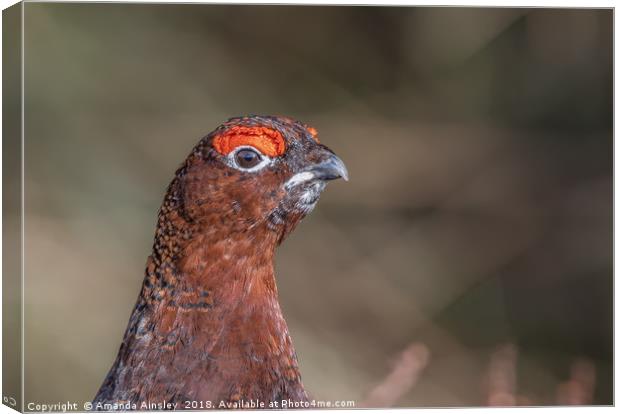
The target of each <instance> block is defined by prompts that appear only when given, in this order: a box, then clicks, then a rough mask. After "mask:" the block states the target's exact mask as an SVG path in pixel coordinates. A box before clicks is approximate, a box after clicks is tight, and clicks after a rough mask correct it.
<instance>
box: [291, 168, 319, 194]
mask: <svg viewBox="0 0 620 414" xmlns="http://www.w3.org/2000/svg"><path fill="white" fill-rule="evenodd" d="M314 177H315V174H314V173H313V172H311V171H304V172H300V173H297V174H295V175H294V176H292V177H291V178H289V179H288V181H287V182H286V183H284V188H286V189H287V190H290V189H291V188H293V187H295V186H296V185H299V184H301V183H305V182H306V181H310V180H312V179H314Z"/></svg>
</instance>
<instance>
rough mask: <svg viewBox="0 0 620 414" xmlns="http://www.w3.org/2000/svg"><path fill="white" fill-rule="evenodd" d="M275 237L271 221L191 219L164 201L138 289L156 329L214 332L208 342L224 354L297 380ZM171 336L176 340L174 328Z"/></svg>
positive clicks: (162, 335)
mask: <svg viewBox="0 0 620 414" xmlns="http://www.w3.org/2000/svg"><path fill="white" fill-rule="evenodd" d="M220 225H222V224H220ZM224 227H225V224H224ZM277 242H278V234H276V233H274V232H272V231H268V229H263V228H260V227H255V228H252V229H250V230H247V231H239V232H230V230H228V232H227V231H225V230H223V229H222V230H220V228H219V227H218V226H217V225H214V223H212V222H211V223H208V222H206V223H205V222H195V221H192V220H188V218H187V217H183V216H182V214H181V212H180V211H179V210H178V209H174V210H168V209H167V208H166V204H164V206H163V207H162V210H161V211H160V220H159V222H158V226H157V230H156V235H155V242H154V245H153V252H152V255H151V256H150V257H149V260H148V263H147V268H146V277H145V282H144V285H143V289H142V294H141V297H142V300H143V303H146V304H147V305H151V306H148V308H149V309H150V310H149V312H148V313H149V316H148V318H149V319H150V320H151V321H153V322H154V324H155V325H154V329H155V332H156V333H157V336H158V337H160V338H162V339H163V338H167V337H170V336H171V335H170V333H172V332H177V331H179V327H181V328H182V329H181V330H180V331H181V332H186V333H188V335H196V336H201V335H203V336H205V337H209V338H217V339H216V340H215V342H213V343H211V344H210V347H209V348H208V350H209V351H210V352H212V353H213V354H215V355H219V356H224V358H223V360H227V359H231V360H234V358H242V359H248V360H252V361H254V362H257V361H262V362H261V363H262V364H265V366H268V367H270V369H272V370H276V371H278V370H281V371H283V372H284V371H285V373H284V374H283V378H288V379H287V381H291V382H292V383H299V382H300V380H299V372H298V368H297V358H296V356H295V351H294V348H293V345H292V342H291V339H290V335H289V331H288V327H287V324H286V322H285V320H284V317H283V315H282V311H281V308H280V305H279V302H278V292H277V287H276V282H275V276H274V266H273V259H274V253H275V247H276V245H277ZM190 332H193V334H189V333H190ZM173 338H174V339H175V341H177V340H178V336H177V335H176V334H175V335H173ZM182 342H183V343H185V344H189V345H187V346H189V347H191V346H192V345H191V344H193V343H196V344H202V343H203V342H202V341H196V340H195V338H185V339H184V340H183V341H182ZM163 343H164V345H165V344H168V342H166V340H164V341H163ZM169 345H171V346H173V347H177V346H179V345H178V342H175V343H170V344H169ZM203 349H204V348H203ZM233 357H234V358H233Z"/></svg>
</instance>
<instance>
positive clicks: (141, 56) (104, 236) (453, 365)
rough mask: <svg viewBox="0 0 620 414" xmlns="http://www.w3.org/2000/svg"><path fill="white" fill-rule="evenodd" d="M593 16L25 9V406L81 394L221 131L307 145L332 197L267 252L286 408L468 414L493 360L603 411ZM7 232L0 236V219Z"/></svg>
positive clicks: (600, 162)
mask: <svg viewBox="0 0 620 414" xmlns="http://www.w3.org/2000/svg"><path fill="white" fill-rule="evenodd" d="M612 19H613V15H612V11H611V10H569V9H564V10H553V9H525V8H521V9H511V8H503V9H488V8H415V7H410V8H401V7H312V6H297V7H293V6H214V5H163V4H159V5H147V4H71V5H69V4H52V3H49V4H46V3H27V4H26V5H25V35H26V37H25V62H26V67H25V85H26V93H25V111H26V119H25V142H26V144H25V145H26V147H25V159H26V178H25V187H26V195H25V197H26V234H25V246H26V252H25V256H26V269H25V286H26V303H25V309H26V314H25V316H26V323H25V339H26V344H25V357H26V365H25V384H26V393H25V395H26V398H25V399H26V402H31V401H33V402H55V401H62V400H70V401H80V402H81V401H86V400H89V399H91V398H92V397H93V396H94V394H95V392H96V391H97V389H98V387H99V385H100V384H101V382H102V380H103V378H104V376H105V374H106V372H107V370H108V369H109V367H110V365H111V364H112V362H113V359H114V357H115V354H116V352H117V349H118V346H119V344H120V340H121V338H122V334H123V331H124V329H125V326H126V323H127V319H128V317H129V314H130V311H131V309H132V306H133V304H134V301H135V299H136V296H137V294H138V291H139V287H140V283H141V280H142V277H143V267H144V265H145V261H146V257H147V255H148V254H149V253H150V247H151V243H152V237H153V230H154V225H155V220H156V213H157V209H158V207H159V205H160V202H161V199H162V197H163V194H164V191H165V188H166V186H167V184H168V183H169V181H170V180H171V178H172V175H173V172H174V170H175V168H176V167H177V166H178V165H179V164H180V163H181V161H182V160H183V159H184V158H185V156H186V155H187V154H188V153H189V151H190V149H191V148H192V146H193V145H194V144H195V143H196V142H197V141H198V139H199V138H200V137H202V136H203V135H205V134H206V133H208V132H210V131H211V130H212V129H214V128H215V127H216V126H217V125H218V124H220V123H221V122H222V121H224V120H226V119H227V118H229V117H232V116H236V115H242V114H250V113H257V114H285V115H288V116H291V117H294V118H297V119H300V120H302V121H303V122H306V123H308V124H310V125H312V126H314V127H315V128H317V129H318V131H319V134H320V138H321V140H322V142H323V143H325V144H327V145H328V146H330V147H331V148H332V149H333V150H334V151H335V152H336V153H337V154H338V155H339V156H340V157H341V158H342V159H343V160H344V161H345V163H346V164H347V166H348V168H349V172H350V177H351V180H350V182H348V183H344V182H336V183H333V184H330V186H329V187H328V189H327V190H326V192H325V193H324V195H323V197H322V199H321V201H320V203H319V205H318V207H317V208H316V209H315V211H314V212H313V213H312V215H311V216H310V217H308V218H307V219H306V220H305V221H304V222H303V223H302V224H301V225H300V226H299V227H298V229H297V230H296V232H295V233H294V234H293V235H292V236H291V237H290V238H289V239H288V240H287V241H286V242H285V244H284V245H283V246H282V247H281V248H280V250H279V251H278V257H277V262H276V269H277V277H278V284H279V290H280V297H281V302H282V306H283V309H284V312H285V316H286V317H287V320H288V323H289V326H290V329H291V333H292V336H293V340H294V342H295V345H296V348H297V353H298V355H299V359H300V364H301V369H302V376H303V379H304V383H305V384H306V387H307V388H308V389H309V390H310V391H311V392H312V394H313V395H314V396H315V397H316V398H319V399H323V400H349V399H353V400H360V399H361V398H363V396H364V395H365V394H367V393H368V391H369V390H370V389H372V387H373V386H374V385H376V384H377V382H379V381H380V380H381V378H382V377H383V376H384V375H386V373H387V372H389V370H390V361H391V360H392V358H393V357H394V356H395V355H397V354H398V353H399V352H400V350H402V349H403V348H404V347H406V346H407V345H408V344H409V343H411V342H412V341H417V342H422V343H424V344H425V345H426V346H427V347H428V348H429V350H430V352H431V358H430V362H429V365H428V367H427V369H426V370H425V371H424V372H423V373H422V375H421V377H420V380H419V382H418V383H417V385H416V386H415V387H414V388H413V389H412V390H411V391H410V392H408V393H407V394H406V395H404V396H403V397H402V398H401V399H400V400H399V402H398V405H399V406H470V405H484V404H486V401H487V396H486V394H485V392H486V391H485V385H484V384H485V378H486V375H487V374H488V370H489V362H490V360H491V358H492V355H493V353H494V352H495V350H496V349H497V347H498V346H501V345H502V344H506V343H512V344H515V345H516V347H517V349H518V360H517V372H516V375H517V387H518V390H517V392H518V394H519V395H521V396H524V397H525V398H526V400H525V401H529V403H531V404H534V405H545V404H556V403H557V402H558V397H557V387H558V385H559V384H560V383H562V382H564V381H566V380H567V379H568V377H569V373H570V372H569V371H570V367H571V364H572V363H573V362H574V361H575V360H577V359H583V358H586V359H587V360H588V361H591V362H592V363H593V364H594V366H595V368H596V389H595V394H594V400H593V402H594V403H596V404H610V403H612V355H613V349H612V306H613V296H612V295H613V293H612V283H613V281H612V214H613V213H612V157H613V155H612V154H613V152H612V146H613V137H612V123H613V121H612V79H613V77H612V76H613V75H612V30H613V29H612ZM11 219H12V218H11V217H6V218H5V220H8V222H9V223H10V220H11Z"/></svg>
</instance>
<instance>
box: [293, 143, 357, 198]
mask: <svg viewBox="0 0 620 414" xmlns="http://www.w3.org/2000/svg"><path fill="white" fill-rule="evenodd" d="M326 152H327V151H326ZM337 178H342V179H344V180H345V181H349V172H348V171H347V167H345V165H344V162H342V160H341V159H340V158H338V157H337V156H336V155H335V154H334V153H332V152H329V153H327V155H326V156H322V157H321V160H320V161H318V162H316V163H313V164H310V165H309V166H308V167H307V168H305V169H304V170H303V171H301V172H298V173H297V174H295V175H294V176H292V177H291V178H290V179H289V180H288V181H287V182H286V183H285V184H284V187H285V188H286V189H287V190H290V189H291V188H293V187H295V186H297V185H299V184H302V183H305V182H308V181H314V180H322V181H329V180H335V179H337Z"/></svg>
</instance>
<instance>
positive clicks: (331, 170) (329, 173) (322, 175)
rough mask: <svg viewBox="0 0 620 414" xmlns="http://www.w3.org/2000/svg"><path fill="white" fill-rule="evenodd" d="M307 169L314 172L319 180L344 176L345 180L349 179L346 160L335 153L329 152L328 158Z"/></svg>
mask: <svg viewBox="0 0 620 414" xmlns="http://www.w3.org/2000/svg"><path fill="white" fill-rule="evenodd" d="M307 171H308V172H311V173H312V174H314V177H315V178H316V179H319V180H324V181H329V180H335V179H337V178H342V179H344V180H345V181H349V172H348V171H347V167H345V165H344V162H342V160H341V159H340V158H338V157H337V156H336V155H334V154H329V157H328V158H327V159H326V160H324V161H321V162H320V163H318V164H316V165H313V166H312V167H311V168H310V169H308V170H307Z"/></svg>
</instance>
